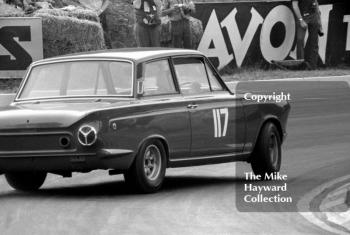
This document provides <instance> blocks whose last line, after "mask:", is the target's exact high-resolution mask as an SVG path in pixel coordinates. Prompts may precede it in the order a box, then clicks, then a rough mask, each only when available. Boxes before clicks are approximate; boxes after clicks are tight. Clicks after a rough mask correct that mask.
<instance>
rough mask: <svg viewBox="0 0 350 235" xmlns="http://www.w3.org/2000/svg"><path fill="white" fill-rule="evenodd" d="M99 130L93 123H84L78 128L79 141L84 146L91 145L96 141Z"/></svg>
mask: <svg viewBox="0 0 350 235" xmlns="http://www.w3.org/2000/svg"><path fill="white" fill-rule="evenodd" d="M96 140H97V130H96V128H95V127H93V126H91V125H87V124H86V125H82V126H81V127H80V128H79V130H78V141H79V143H80V144H81V145H83V146H91V145H93V144H94V143H96Z"/></svg>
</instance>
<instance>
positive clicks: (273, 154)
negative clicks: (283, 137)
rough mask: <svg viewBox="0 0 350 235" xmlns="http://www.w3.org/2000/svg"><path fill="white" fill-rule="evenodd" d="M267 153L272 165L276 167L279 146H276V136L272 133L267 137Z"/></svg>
mask: <svg viewBox="0 0 350 235" xmlns="http://www.w3.org/2000/svg"><path fill="white" fill-rule="evenodd" d="M269 155H270V160H271V163H272V166H273V167H277V164H278V157H279V148H278V141H277V136H276V135H274V134H272V135H271V136H270V138H269Z"/></svg>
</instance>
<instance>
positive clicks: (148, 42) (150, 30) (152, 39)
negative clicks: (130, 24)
mask: <svg viewBox="0 0 350 235" xmlns="http://www.w3.org/2000/svg"><path fill="white" fill-rule="evenodd" d="M135 35H136V43H137V46H138V47H160V25H156V26H146V25H144V24H139V23H136V24H135Z"/></svg>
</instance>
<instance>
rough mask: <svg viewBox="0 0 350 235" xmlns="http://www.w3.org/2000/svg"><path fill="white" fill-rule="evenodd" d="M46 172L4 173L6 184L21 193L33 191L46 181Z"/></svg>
mask: <svg viewBox="0 0 350 235" xmlns="http://www.w3.org/2000/svg"><path fill="white" fill-rule="evenodd" d="M46 175H47V173H46V172H13V173H6V174H5V177H6V180H7V183H8V184H9V185H10V186H11V187H12V188H14V189H17V190H21V191H35V190H37V189H39V188H40V187H41V186H42V185H43V184H44V181H45V179H46Z"/></svg>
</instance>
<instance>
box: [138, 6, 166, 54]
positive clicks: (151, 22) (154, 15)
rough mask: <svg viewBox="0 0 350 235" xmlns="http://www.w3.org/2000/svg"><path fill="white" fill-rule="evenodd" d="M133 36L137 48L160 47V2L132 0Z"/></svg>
mask: <svg viewBox="0 0 350 235" xmlns="http://www.w3.org/2000/svg"><path fill="white" fill-rule="evenodd" d="M133 6H134V9H135V16H136V23H135V35H136V42H137V46H139V47H160V27H161V26H160V23H161V21H160V14H161V7H162V3H161V0H134V1H133Z"/></svg>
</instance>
